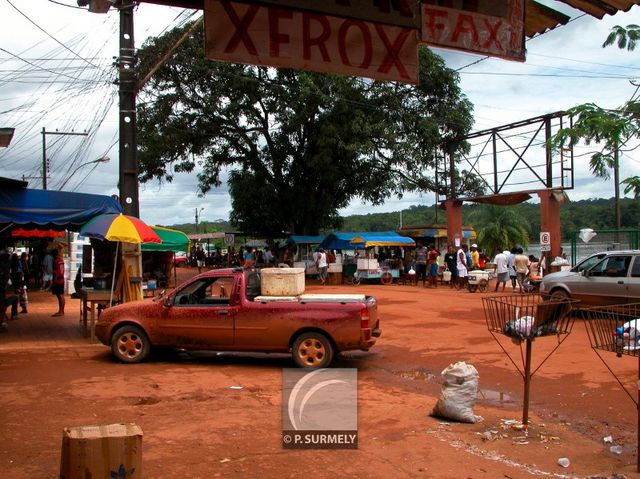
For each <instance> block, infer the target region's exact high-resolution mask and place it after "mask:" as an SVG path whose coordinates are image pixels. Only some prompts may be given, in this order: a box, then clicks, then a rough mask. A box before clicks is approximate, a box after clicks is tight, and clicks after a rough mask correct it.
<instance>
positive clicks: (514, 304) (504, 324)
mask: <svg viewBox="0 0 640 479" xmlns="http://www.w3.org/2000/svg"><path fill="white" fill-rule="evenodd" d="M482 303H483V305H484V315H485V319H486V321H487V328H488V329H489V332H490V333H491V335H492V336H493V339H495V340H496V342H497V343H498V345H499V346H500V348H501V349H502V351H504V353H505V354H506V355H507V357H508V358H509V359H510V360H511V362H512V363H513V365H514V366H515V367H516V369H517V370H518V372H519V373H520V374H521V376H522V379H523V381H524V398H523V407H522V424H523V425H524V426H525V428H526V427H527V426H528V424H529V396H530V391H531V377H532V376H533V375H534V374H535V373H536V371H538V369H540V367H541V366H542V365H543V364H544V363H545V361H546V360H547V359H549V357H550V356H551V355H552V354H553V353H554V352H555V350H556V349H558V347H559V346H560V344H562V342H563V341H564V340H565V339H566V338H567V335H568V334H569V333H570V332H571V329H572V328H573V323H574V321H575V317H574V316H573V315H572V314H571V310H572V309H573V306H574V304H575V303H577V301H575V300H572V299H569V298H558V297H555V298H554V297H550V296H546V295H539V294H520V295H510V296H490V297H486V298H482ZM496 333H497V334H500V335H505V336H508V337H510V338H511V340H512V341H513V342H514V343H516V344H518V345H519V346H520V356H521V359H522V366H520V365H518V364H517V363H516V361H515V360H514V359H513V358H512V357H511V354H510V353H509V351H507V349H506V348H505V347H504V345H503V344H502V342H501V341H500V340H499V339H498V338H497V337H496ZM544 336H556V338H557V344H556V346H555V347H554V348H553V349H552V350H551V352H549V353H548V354H547V356H546V357H545V358H544V359H543V360H542V361H541V362H540V364H538V366H537V367H536V368H535V369H534V370H532V367H531V365H532V349H533V348H532V345H533V341H534V339H536V338H538V337H544ZM522 343H524V344H525V351H523V350H522Z"/></svg>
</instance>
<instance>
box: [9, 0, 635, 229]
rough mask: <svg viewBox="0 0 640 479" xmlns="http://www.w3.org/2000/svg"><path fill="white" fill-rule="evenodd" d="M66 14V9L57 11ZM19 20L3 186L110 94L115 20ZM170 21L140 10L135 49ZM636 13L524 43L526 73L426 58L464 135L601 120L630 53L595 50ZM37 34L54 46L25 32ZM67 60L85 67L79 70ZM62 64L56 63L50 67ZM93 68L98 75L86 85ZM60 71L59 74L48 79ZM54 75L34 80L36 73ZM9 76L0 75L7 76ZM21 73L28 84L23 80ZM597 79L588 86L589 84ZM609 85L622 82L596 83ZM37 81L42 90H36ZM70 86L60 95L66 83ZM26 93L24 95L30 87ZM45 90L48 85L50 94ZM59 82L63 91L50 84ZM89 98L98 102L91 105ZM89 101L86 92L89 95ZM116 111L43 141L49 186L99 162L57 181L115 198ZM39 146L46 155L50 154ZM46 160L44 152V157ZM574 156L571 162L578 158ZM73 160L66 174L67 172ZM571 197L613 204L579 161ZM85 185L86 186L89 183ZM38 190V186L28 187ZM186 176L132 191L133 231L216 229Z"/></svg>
mask: <svg viewBox="0 0 640 479" xmlns="http://www.w3.org/2000/svg"><path fill="white" fill-rule="evenodd" d="M63 2H67V3H68V4H69V5H72V6H73V5H75V4H76V3H75V1H74V0H63ZM545 2H546V3H547V4H549V5H550V6H552V7H553V8H558V9H563V10H564V11H565V12H569V13H570V14H571V15H572V17H578V16H579V12H577V11H575V10H573V9H571V8H570V7H567V6H563V5H562V4H561V3H560V2H551V1H546V0H545ZM13 3H14V4H15V5H16V6H17V7H18V8H20V10H21V11H22V12H23V13H24V14H25V15H26V16H27V17H29V18H30V19H31V20H32V21H33V23H32V22H30V21H29V20H28V19H27V18H25V16H23V15H21V14H20V13H18V12H17V11H16V10H15V9H13V8H12V7H11V6H10V5H9V4H8V3H7V2H2V3H0V15H1V16H2V18H3V30H2V45H1V47H2V48H4V49H5V50H7V51H9V52H11V53H14V54H16V55H19V56H21V57H23V58H25V59H27V60H28V61H29V62H32V63H34V64H35V65H38V66H39V68H40V70H38V71H36V68H35V67H33V66H30V65H28V64H27V63H25V62H23V61H18V60H15V58H13V57H11V56H10V55H8V54H7V53H5V52H1V51H0V112H5V113H0V126H14V127H16V128H17V130H16V135H15V137H14V141H13V142H12V145H11V146H10V147H9V148H6V149H4V151H2V150H0V171H1V173H0V174H1V175H2V176H10V177H15V178H21V177H22V175H25V176H38V175H41V173H40V171H41V165H42V144H41V142H42V136H41V134H40V131H41V129H42V128H43V127H46V128H47V130H54V129H56V128H58V129H60V130H61V131H63V130H65V129H66V128H75V129H76V131H78V130H82V129H83V128H87V127H88V126H89V125H92V123H91V122H92V120H93V118H94V117H95V115H96V113H97V112H98V110H99V109H100V107H101V105H102V104H103V100H105V99H106V98H107V97H108V96H109V95H111V94H114V86H113V85H109V84H108V81H109V80H110V77H109V73H108V72H112V71H113V70H112V68H111V63H112V57H114V56H117V55H118V49H117V32H118V13H117V12H115V11H113V12H111V13H109V14H108V15H95V14H89V13H87V12H86V11H81V10H78V9H75V8H68V7H63V6H61V5H59V4H56V3H53V2H49V1H46V0H31V1H30V2H13ZM180 12H181V10H180V9H176V8H170V7H163V6H158V5H150V4H146V3H144V4H141V5H140V6H139V7H138V8H137V9H136V12H135V25H136V32H135V38H136V45H138V46H140V45H142V43H143V41H144V39H145V38H146V37H147V36H149V35H156V34H159V33H161V32H162V31H163V30H164V29H166V28H170V27H171V26H172V25H175V23H176V18H177V17H178V16H179V13H180ZM639 12H640V7H638V6H634V7H633V8H632V9H631V11H630V12H628V13H626V14H625V13H620V14H617V15H615V16H613V17H612V16H609V15H607V16H605V17H604V18H603V19H602V20H597V19H595V18H592V17H589V16H582V17H580V18H577V19H575V20H574V21H572V22H571V23H569V24H568V25H565V26H562V27H560V28H558V29H556V30H554V31H551V32H548V33H546V34H544V35H541V36H538V37H536V38H534V39H531V40H529V41H528V42H527V45H526V47H527V62H526V63H518V62H510V61H505V60H500V59H494V58H490V59H487V60H482V61H480V62H478V63H476V64H474V65H471V66H467V65H470V64H471V63H474V62H477V61H478V60H480V59H481V58H482V57H481V56H478V55H471V54H466V53H461V52H452V51H446V50H436V51H437V53H439V54H441V55H442V56H443V57H444V58H445V60H446V63H447V65H448V66H449V67H451V68H453V69H460V77H461V87H462V90H463V92H464V93H465V94H466V95H467V97H468V98H469V99H470V100H471V101H472V102H473V103H474V105H475V117H476V124H475V129H476V130H479V129H486V128H491V127H496V126H499V125H503V124H507V123H512V122H516V121H520V120H523V119H526V118H530V117H534V116H538V115H543V114H546V113H550V112H553V111H557V110H562V109H566V108H570V107H572V106H574V105H576V104H579V103H584V102H595V103H598V104H599V105H601V106H603V107H607V108H612V107H616V106H619V105H621V104H623V103H624V102H625V101H626V100H628V99H629V97H630V96H631V95H632V94H633V93H634V91H635V87H633V86H632V85H631V84H630V83H629V81H628V79H629V78H633V77H638V76H640V68H638V67H637V55H638V53H637V52H632V53H629V52H627V51H619V50H618V49H617V48H615V47H610V48H606V49H603V48H601V44H602V42H603V41H604V39H605V37H606V35H607V34H608V32H609V30H610V28H611V27H612V26H613V25H617V24H619V25H627V24H629V23H637V20H636V19H637V17H638V13H639ZM34 23H35V24H37V25H38V26H39V27H41V28H42V29H44V30H45V31H46V32H48V33H49V34H51V35H52V36H53V37H55V39H56V40H57V41H59V42H61V43H63V44H64V45H65V47H63V46H61V45H60V44H59V43H57V42H56V41H54V40H52V39H51V38H50V37H49V36H47V35H46V34H45V33H43V32H42V31H41V30H40V29H38V28H37V27H36V26H35V25H34ZM76 53H78V54H79V55H81V56H83V57H85V58H87V60H88V61H82V60H79V59H78V58H77V57H76V55H75V54H76ZM61 59H62V60H61ZM88 62H91V63H94V64H97V65H99V66H100V67H101V68H102V73H101V74H100V75H99V76H97V77H94V76H92V75H94V74H95V72H96V70H95V68H92V67H90V65H88ZM82 66H84V67H86V70H84V71H83V73H82V74H83V75H87V77H88V78H93V79H94V80H93V81H92V82H91V83H87V84H86V85H83V84H81V83H77V82H76V83H74V82H72V81H71V80H70V79H69V78H66V77H64V76H63V75H62V74H61V73H65V74H69V73H70V72H72V76H76V75H79V74H80V73H79V72H80V71H81V70H82V68H80V67H82ZM57 68H61V70H56V69H57ZM42 69H49V70H52V71H55V72H56V73H57V74H58V75H57V76H53V74H52V75H51V76H49V75H47V76H46V77H43V76H42V75H43V70H42ZM18 70H22V72H19V73H11V72H8V71H13V72H15V71H18ZM24 70H27V71H29V72H31V73H27V72H25V71H24ZM594 76H597V77H601V78H590V77H594ZM606 76H609V77H610V76H619V77H621V78H602V77H606ZM42 78H45V80H42V81H41V82H40V80H38V79H42ZM67 80H69V83H67ZM34 81H35V83H33V82H34ZM53 81H55V83H53ZM59 82H62V83H59ZM94 89H98V94H97V95H96V94H94V93H93V92H94ZM89 92H92V93H91V94H90V93H89ZM117 128H118V110H117V107H116V106H115V105H114V106H113V107H112V108H111V109H110V110H109V112H108V114H107V117H106V120H105V121H104V122H103V124H102V125H101V126H100V129H99V130H98V131H97V132H96V133H95V137H94V138H93V140H92V141H91V142H89V141H88V142H87V143H86V145H84V146H82V147H79V146H78V142H77V141H76V140H74V141H71V140H69V141H61V140H59V139H55V138H54V137H51V138H48V137H47V142H48V145H50V147H49V146H48V148H47V150H48V153H50V154H51V161H52V172H51V173H52V177H51V180H50V181H51V182H52V184H56V182H57V183H61V182H62V181H64V180H65V179H67V176H68V175H69V174H70V173H71V171H73V168H76V167H77V166H78V165H82V164H83V163H84V162H90V161H92V160H95V159H97V158H99V157H101V156H103V155H105V154H106V155H107V156H109V157H110V158H111V161H110V162H109V163H106V164H99V165H98V166H97V167H95V169H92V167H93V165H89V166H88V167H81V168H80V169H79V170H78V171H77V172H76V173H74V175H73V177H72V178H71V179H70V180H69V181H68V183H67V187H68V188H69V189H72V190H76V191H82V192H91V193H102V194H109V195H110V194H115V193H117V183H118V145H117V144H116V145H115V146H112V145H113V142H114V140H115V139H117V137H116V136H114V135H116V134H117ZM49 140H51V141H50V143H49ZM49 148H50V149H49ZM585 151H588V150H586V149H585V148H579V149H577V150H576V153H584V152H585ZM635 157H636V152H635V151H633V152H629V153H628V154H626V155H623V157H622V159H621V176H622V177H624V176H625V175H626V176H628V175H629V174H639V173H640V166H639V165H640V163H638V161H637V160H636V159H635ZM74 158H75V163H73V164H72V166H71V165H70V164H69V162H70V161H72V159H74ZM575 171H576V178H575V185H576V187H575V189H574V190H572V191H571V192H570V193H569V195H570V197H571V198H572V199H581V198H583V197H584V198H590V197H595V196H598V195H602V196H605V197H609V196H612V194H613V193H612V192H613V187H612V182H611V181H608V182H605V181H603V180H601V179H594V178H593V176H592V175H591V174H590V173H589V172H588V157H587V156H585V157H578V158H576V169H575ZM89 172H91V174H89V175H88V173H89ZM32 181H33V182H32V186H34V187H39V186H40V184H41V179H34V180H32ZM196 186H197V179H196V176H195V174H179V175H176V176H175V180H174V181H173V183H164V184H162V185H158V184H157V183H147V184H144V185H141V187H140V211H141V216H142V217H143V219H145V220H146V221H148V222H150V223H156V224H165V225H166V224H175V223H184V222H193V221H194V220H195V208H202V207H204V208H205V209H204V211H203V214H202V219H203V220H205V221H213V220H216V219H227V218H228V214H229V210H230V206H231V202H230V199H229V196H228V191H227V187H226V185H224V186H223V187H221V188H219V189H215V190H213V191H212V192H210V193H209V194H207V196H206V197H205V198H199V197H198V196H197V195H196ZM433 202H434V195H433V193H426V194H423V195H417V194H408V195H405V196H404V198H402V199H397V198H389V199H388V201H387V202H385V204H384V205H381V206H375V207H372V206H371V205H368V204H362V202H361V201H359V200H355V201H353V202H352V203H351V204H350V205H349V207H347V208H344V209H343V210H341V213H342V214H355V213H358V214H365V213H371V212H382V211H398V210H400V209H405V208H408V207H410V206H412V205H418V204H419V205H422V204H427V205H428V204H433Z"/></svg>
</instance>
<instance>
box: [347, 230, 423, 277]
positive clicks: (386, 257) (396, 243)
mask: <svg viewBox="0 0 640 479" xmlns="http://www.w3.org/2000/svg"><path fill="white" fill-rule="evenodd" d="M351 243H352V244H354V245H358V246H359V247H360V248H362V249H364V254H363V255H358V259H357V263H356V265H357V268H356V271H355V273H354V275H353V279H352V283H353V284H355V285H358V284H360V282H361V281H362V280H364V279H379V280H380V282H381V283H382V284H391V283H392V282H393V280H394V279H398V278H400V275H401V272H402V269H403V263H402V252H403V251H404V248H406V247H414V246H415V241H413V240H412V239H411V238H408V237H406V236H400V235H398V234H384V235H379V234H378V233H364V234H361V235H359V236H355V237H354V238H353V239H352V240H351Z"/></svg>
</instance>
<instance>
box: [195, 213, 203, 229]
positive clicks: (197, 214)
mask: <svg viewBox="0 0 640 479" xmlns="http://www.w3.org/2000/svg"><path fill="white" fill-rule="evenodd" d="M202 210H204V208H200V211H198V208H196V234H198V216H199V215H200V216H201V215H202Z"/></svg>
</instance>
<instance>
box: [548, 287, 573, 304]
mask: <svg viewBox="0 0 640 479" xmlns="http://www.w3.org/2000/svg"><path fill="white" fill-rule="evenodd" d="M551 299H552V300H553V301H566V300H567V299H571V295H570V294H569V293H567V292H566V291H565V290H564V289H554V290H553V291H551Z"/></svg>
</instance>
